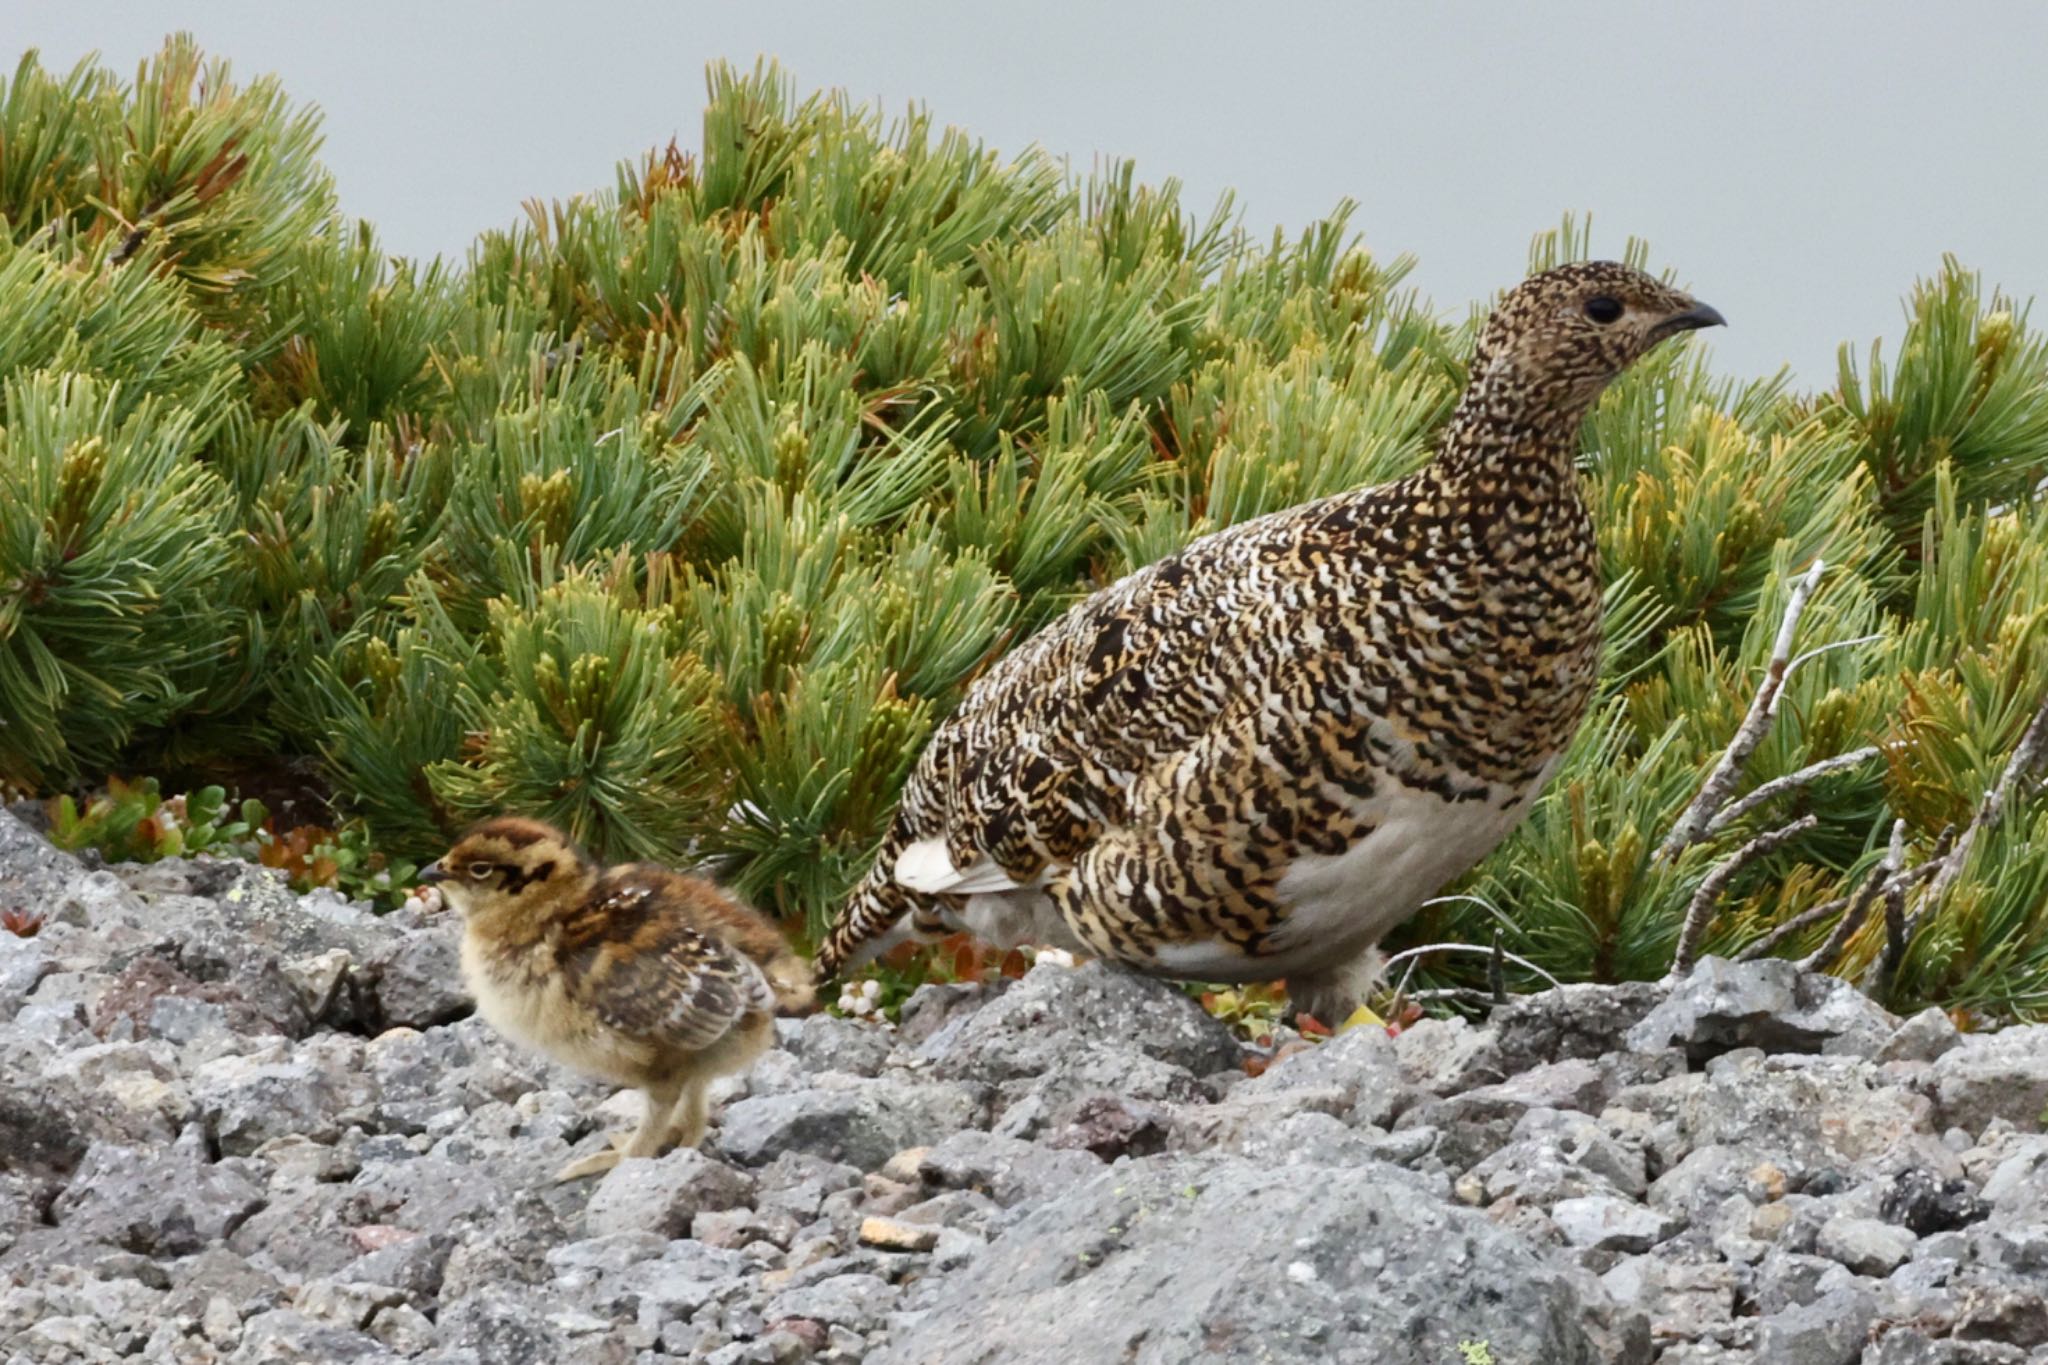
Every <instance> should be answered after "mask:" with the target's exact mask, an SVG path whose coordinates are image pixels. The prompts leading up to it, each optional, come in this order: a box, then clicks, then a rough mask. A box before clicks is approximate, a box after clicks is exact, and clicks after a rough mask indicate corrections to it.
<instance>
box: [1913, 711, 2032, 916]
mask: <svg viewBox="0 0 2048 1365" xmlns="http://www.w3.org/2000/svg"><path fill="white" fill-rule="evenodd" d="M2044 757H2048V697H2043V698H2042V699H2041V709H2040V710H2038V711H2036V712H2034V719H2033V720H2032V721H2031V722H2030V723H2029V724H2028V726H2027V729H2026V733H2024V734H2022V735H2021V736H2020V742H2019V743H2018V744H2016V745H2014V746H2013V751H2012V757H2011V758H2010V759H2008V760H2007V761H2006V765H2005V771H2004V772H2002V773H2000V774H1999V775H1998V781H1997V782H1996V783H1995V784H1994V785H1993V786H1992V788H1991V790H1990V791H1988V792H1985V793H1984V800H1983V801H1982V802H1981V803H1979V804H1978V806H1977V814H1976V815H1975V816H1974V817H1973V818H1972V819H1971V821H1970V823H1969V825H1968V827H1966V828H1965V829H1964V830H1963V833H1962V837H1960V838H1958V839H1957V840H1956V846H1955V847H1954V848H1952V849H1950V850H1949V851H1948V856H1947V857H1946V858H1944V859H1942V868H1941V871H1940V872H1939V873H1938V874H1936V876H1935V878H1934V884H1933V885H1931V886H1929V887H1928V888H1927V893H1926V894H1925V895H1924V896H1922V897H1921V898H1920V904H1921V907H1922V909H1923V910H1924V909H1926V908H1928V907H1932V906H1936V905H1939V904H1941V898H1942V897H1943V896H1945V895H1947V894H1948V889H1949V887H1951V886H1953V885H1954V884H1955V880H1956V878H1957V877H1958V876H1960V875H1962V871H1963V863H1964V862H1965V861H1967V860H1968V858H1969V856H1970V847H1971V845H1973V844H1975V843H1976V842H1977V836H1978V835H1979V834H1981V833H1983V832H1984V831H1986V830H1989V829H1992V828H1994V827H1996V826H1997V824H1998V821H1999V819H2000V818H2001V817H2002V816H2003V815H2004V814H2005V803H2006V802H2007V801H2008V800H2010V799H2011V797H2012V792H2013V788H2015V787H2017V786H2018V785H2019V784H2020V781H2021V779H2023V778H2026V777H2031V776H2032V775H2033V773H2034V770H2035V769H2036V768H2038V767H2040V766H2041V761H2042V759H2043V758H2044ZM1915 918H1916V919H1917V918H1918V916H1917V915H1916V916H1915Z"/></svg>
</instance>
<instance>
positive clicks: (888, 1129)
mask: <svg viewBox="0 0 2048 1365" xmlns="http://www.w3.org/2000/svg"><path fill="white" fill-rule="evenodd" d="M10 905H12V906H19V907H25V908H27V909H28V910H30V911H39V912H42V913H43V914H44V915H45V916H46V923H45V924H44V927H43V928H42V929H41V931H40V932H39V933H38V934H36V935H35V936H33V937H27V938H23V937H17V936H15V935H13V934H10V933H0V1360H5V1361H8V1362H20V1361H39V1362H40V1361H50V1362H56V1361H99V1360H110V1359H115V1358H131V1359H145V1360H159V1361H179V1362H207V1361H228V1362H269V1361H294V1362H297V1361H322V1362H325V1361H351V1362H353V1361H398V1360H401V1359H402V1360H412V1361H421V1362H429V1361H431V1362H448V1363H449V1365H453V1363H454V1362H477V1363H478V1365H521V1363H523V1362H536V1363H539V1362H556V1361H579V1362H582V1361H589V1362H600V1363H602V1362H657V1361H667V1360H672V1359H674V1360H711V1361H719V1362H793V1361H804V1360H821V1361H833V1360H838V1361H852V1360H869V1361H876V1362H882V1361H893V1362H944V1363H945V1365H971V1363H972V1362H994V1361H1004V1362H1012V1361H1014V1362H1025V1361H1030V1362H1047V1363H1048V1365H1054V1363H1057V1365H1073V1363H1075V1362H1093V1361H1105V1362H1124V1361H1132V1362H1180V1361H1191V1360H1231V1361H1235V1360H1244V1361H1274V1362H1289V1361H1303V1362H1307V1361H1318V1362H1320V1361H1345V1362H1350V1361H1356V1362H1370V1363H1371V1365H1390V1363H1393V1362H1408V1361H1414V1362H1431V1363H1432V1365H1436V1363H1437V1362H1443V1363H1445V1365H1471V1363H1472V1362H1489V1361H1490V1362H1494V1363H1495V1365H1521V1363H1524V1362H1527V1363H1530V1365H1566V1363H1568V1362H1581V1361H1583V1362H1594V1361H1632V1362H1649V1361H1664V1362H1669V1363H1670V1365H1680V1363H1681V1362H1682V1363H1683V1365H1707V1363H1708V1362H1736V1361H1764V1362H1771V1365H1806V1363H1807V1362H1814V1363H1815V1365H1820V1363H1823V1362H1826V1363H1830V1365H1832V1363H1835V1362H1850V1361H1856V1360H1862V1361H1867V1362H1876V1363H1878V1365H1936V1363H1938V1362H1955V1363H1956V1365H1962V1363H1964V1362H1985V1363H1986V1365H1989V1363H1990V1362H1999V1363H2000V1365H2003V1363H2005V1362H2032V1363H2033V1365H2041V1363H2042V1362H2048V1298H2044V1292H2048V1136H2043V1133H2042V1127H2043V1118H2044V1113H2043V1111H2044V1110H2048V1028H2027V1029H2011V1030H2007V1031H2006V1032H2003V1033H1999V1034H1995V1035H1990V1036H1967V1037H1965V1036H1958V1035H1957V1033H1956V1032H1955V1030H1954V1029H1953V1028H1952V1027H1950V1025H1949V1024H1948V1022H1947V1020H1946V1019H1944V1018H1943V1017H1942V1016H1941V1015H1940V1014H1939V1013H1936V1012H1929V1013H1927V1014H1923V1015H1919V1016H1916V1017H1914V1018H1912V1019H1907V1020H1903V1021H1901V1020H1898V1019H1895V1018H1892V1017H1891V1016H1889V1015H1887V1014H1885V1013H1884V1012H1883V1011H1881V1010H1879V1009H1878V1008H1877V1007H1876V1006H1874V1005H1872V1004H1870V1003H1869V1002H1867V1001H1866V1000H1864V999H1863V998H1862V997H1861V996H1860V995H1857V994H1856V993H1855V992H1853V991H1852V990H1850V989H1849V988H1847V987H1846V986H1844V985H1842V984H1841V983H1839V982H1837V981H1835V980H1833V979H1831V978H1827V977H1818V976H1801V975H1799V974H1798V973H1796V972H1795V971H1794V970H1793V969H1792V968H1791V967H1790V966H1789V964H1785V963H1778V962H1772V963H1761V964H1755V965H1750V966H1743V967H1734V966H1730V965H1728V964H1726V963H1722V962H1718V961H1712V960H1710V961H1708V962H1706V963H1704V964H1703V965H1702V966H1701V968H1700V969H1699V971H1698V972H1697V973H1696V974H1694V975H1693V976H1692V977H1691V978H1690V979H1689V980H1687V981H1686V982H1684V983H1683V984H1682V985H1681V986H1679V987H1678V988H1677V989H1676V990H1675V991H1672V992H1665V991H1662V990H1659V989H1657V988H1653V987H1648V986H1629V987H1617V988H1596V987H1575V988H1571V989H1567V990H1564V991H1558V992H1553V993H1550V994H1547V995H1543V996H1536V997H1529V998H1525V999H1521V1000H1517V1001H1515V1002H1513V1003H1511V1004H1510V1005H1508V1006H1506V1007H1504V1008H1502V1009H1500V1010H1498V1011H1496V1013H1495V1015H1494V1017H1493V1019H1492V1020H1491V1021H1490V1022H1489V1023H1487V1024H1485V1025H1483V1026H1473V1025H1470V1024H1467V1023H1465V1022H1462V1021H1450V1022H1440V1021H1427V1022H1424V1023H1420V1024H1418V1025H1416V1026H1414V1027H1412V1028H1410V1029H1408V1030H1407V1031H1406V1032H1404V1033H1402V1034H1401V1035H1400V1036H1399V1037H1398V1038H1394V1039H1389V1038H1388V1037H1387V1036H1385V1034H1384V1033H1383V1032H1381V1031H1379V1030H1377V1029H1360V1030H1353V1031H1352V1032H1349V1033H1346V1034H1344V1035H1342V1036H1341V1037H1339V1038H1337V1039H1336V1040H1334V1041H1332V1042H1330V1043H1326V1044H1324V1045H1322V1046H1320V1047H1316V1048H1313V1049H1310V1050H1306V1051H1303V1052H1301V1053H1299V1054H1298V1055H1294V1056H1291V1057H1289V1058H1286V1059H1285V1060H1282V1061H1281V1062H1279V1063H1278V1064H1276V1065H1274V1066H1272V1067H1271V1068H1270V1069H1269V1070H1267V1071H1266V1072H1265V1074H1263V1075H1261V1076H1258V1077H1256V1078H1253V1077H1248V1076H1247V1075H1246V1073H1245V1070H1244V1067H1243V1064H1242V1063H1243V1057H1242V1054H1241V1052H1240V1049H1239V1047H1238V1045H1237V1043H1236V1042H1235V1041H1234V1040H1233V1038H1232V1036H1231V1035H1230V1034H1229V1033H1228V1032H1227V1031H1226V1030H1224V1029H1223V1028H1222V1027H1221V1026H1220V1025H1218V1024H1216V1023H1215V1022H1214V1021H1212V1020H1211V1019H1210V1018H1209V1017H1208V1016H1206V1015H1205V1014H1203V1013H1202V1011H1201V1010H1200V1009H1198V1008H1197V1007H1196V1006H1195V1005H1194V1004H1192V1003H1191V1002H1190V1001H1189V1000H1188V999H1187V998H1186V997H1184V996H1182V995H1181V994H1179V993H1178V992H1176V991H1174V990H1172V989H1170V988H1168V987H1165V986H1161V985H1158V984H1156V983H1152V982H1147V981H1143V980H1139V979H1137V978H1134V977H1129V976H1126V975H1122V974H1119V973H1114V972H1110V971H1106V970H1103V969H1101V968H1100V967H1092V966H1091V967H1082V968H1080V969H1070V968H1065V967H1059V966H1053V965H1049V964H1042V965H1040V966H1039V967H1037V968H1036V969H1034V970H1033V971H1032V972H1031V973H1030V974H1029V975H1028V976H1026V977H1025V978H1024V979H1023V980H1022V981H1018V982H1014V983H1008V984H1007V986H1006V987H1005V986H1003V985H997V986H992V987H988V988H969V987H948V988H928V989H927V990H925V991H924V992H923V993H921V994H920V995H919V996H918V997H917V998H916V999H915V1000H914V1001H913V1002H912V1003H911V1005H910V1007H909V1008H908V1009H907V1010H906V1011H905V1014H904V1018H903V1021H902V1024H901V1026H900V1027H899V1028H897V1029H894V1030H888V1029H884V1028H881V1027H878V1026H875V1025H872V1024H861V1023H855V1022H850V1021H844V1020H838V1019H833V1018H827V1017H815V1018H811V1019H807V1020H803V1021H801V1022H790V1023H787V1024H785V1025H784V1026H783V1032H782V1045H781V1047H780V1048H779V1049H778V1050H777V1051H775V1052H773V1053H771V1054H770V1055H769V1056H768V1057H767V1058H766V1059H765V1060H764V1061H763V1062H762V1064H761V1065H760V1066H759V1067H758V1068H757V1069H756V1070H755V1071H754V1073H753V1074H752V1075H751V1076H749V1077H748V1078H747V1079H746V1080H745V1082H744V1083H743V1084H740V1085H736V1086H734V1087H732V1089H731V1092H730V1094H729V1095H728V1097H727V1098H726V1101H725V1103H724V1105H723V1107H722V1112H721V1113H720V1114H719V1116H718V1118H717V1120H716V1121H715V1124H714V1129H713V1135H712V1138H711V1139H710V1141H709V1142H708V1143H707V1144H706V1147H705V1150H703V1151H701V1152H679V1153H675V1154H672V1155H670V1156H667V1157H665V1158H662V1159H659V1160H652V1161H632V1162H627V1163H625V1164H623V1165H622V1166H620V1167H619V1168H618V1169H617V1170H616V1171H614V1172H612V1173H611V1174H609V1175H608V1176H606V1177H604V1178H603V1179H602V1180H601V1181H583V1182H580V1183H577V1184H574V1185H566V1186H564V1185H556V1184H553V1183H551V1180H550V1176H551V1174H552V1172H553V1171H554V1170H555V1169H556V1168H557V1167H559V1166H560V1165H561V1164H562V1163H563V1162H564V1161H565V1160H566V1159H567V1158H568V1157H569V1156H570V1155H571V1154H572V1153H580V1152H583V1151H588V1150H592V1149H594V1148H596V1147H597V1146H598V1145H600V1144H601V1143H603V1142H604V1140H605V1133H606V1132H607V1131H609V1130H612V1129H617V1128H622V1127H626V1126H628V1125H629V1124H630V1122H631V1121H632V1119H633V1118H634V1117H636V1115H637V1109H636V1106H637V1104H638V1103H639V1101H638V1098H637V1097H636V1096H632V1095H624V1096H612V1095H609V1094H608V1093H607V1092H606V1091H605V1090H604V1089H602V1088H600V1087H596V1086H593V1085H591V1084H589V1083H587V1082H584V1081H581V1080H578V1079H576V1078H575V1077H573V1076H571V1075H570V1074H568V1073H566V1072H563V1071H561V1070H558V1069H556V1068H554V1067H552V1066H550V1065H548V1064H546V1063H544V1062H542V1061H540V1060H538V1059H536V1058H534V1057H531V1056H528V1055H525V1054H523V1053H521V1052H519V1051H518V1050H516V1049H514V1048H512V1047H510V1046H508V1045H507V1044H505V1043H504V1042H503V1041H501V1040H500V1039H498V1038H497V1037H495V1036H494V1035H493V1034H492V1033H491V1032H490V1031H489V1030H488V1029H486V1028H485V1027H483V1026H482V1025H481V1024H480V1023H479V1022H477V1021H476V1020H474V1019H472V1018H470V1017H468V1006H467V1002H466V1001H465V999H464V998H463V996H462V993H461V988H460V985H459V983H458V981H457V979H456V971H455V961H454V952H453V942H452V938H451V932H452V928H453V926H452V925H447V924H434V925H421V924H419V923H417V922H415V921H413V920H411V919H409V918H408V917H407V916H405V915H403V914H401V915H398V916H392V917H387V918H383V919H377V918H375V917H372V916H370V915H368V914H366V913H363V912H362V911H361V910H360V909H359V908H356V907H352V906H350V905H348V904H346V903H343V902H341V901H339V900H338V899H336V898H333V897H331V896H325V895H314V896H305V897H297V896H293V895H292V894H290V893H289V892H288V891H286V890H284V889H283V888H282V887H281V886H279V885H278V884H277V883H276V882H274V881H273V880H272V879H271V877H270V875H269V874H268V873H264V872H261V871H259V870H256V869H251V868H247V867H244V866H242V865H239V864H233V863H208V862H203V861H202V862H190V863H187V862H167V863H158V864H154V865H151V866H148V867H134V866H129V867H114V868H109V869H105V870H91V869H89V868H87V867H86V866H83V865H81V864H80V863H79V862H77V861H75V860H74V859H72V858H71V857H69V856H68V855H66V854H63V853H60V852H58V851H56V850H54V849H52V848H51V847H50V846H49V845H47V844H46V843H44V842H43V841H42V840H41V839H40V838H39V837H38V836H36V835H35V834H34V833H33V832H32V831H31V830H30V829H29V828H28V827H27V826H26V825H24V824H23V823H21V822H20V821H18V820H16V819H15V818H14V817H12V816H10V815H7V814H5V813H0V909H4V908H6V907H8V906H10Z"/></svg>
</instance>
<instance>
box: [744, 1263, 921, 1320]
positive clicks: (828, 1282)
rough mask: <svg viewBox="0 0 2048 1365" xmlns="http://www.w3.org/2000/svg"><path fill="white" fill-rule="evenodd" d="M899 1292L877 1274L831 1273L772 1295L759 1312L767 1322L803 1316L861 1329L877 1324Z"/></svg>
mask: <svg viewBox="0 0 2048 1365" xmlns="http://www.w3.org/2000/svg"><path fill="white" fill-rule="evenodd" d="M900 1295H901V1291H900V1290H898V1289H897V1288H896V1286H894V1285H892V1284H890V1283H889V1282H888V1281H887V1280H885V1279H883V1278H882V1277H881V1276H879V1275H865V1274H852V1275H833V1276H830V1277H828V1278H825V1279H821V1280H819V1281H818V1282H817V1283H815V1284H809V1285H805V1286H803V1287H801V1288H797V1289H790V1290H786V1291H785V1292H783V1293H781V1294H778V1295H776V1296H775V1297H774V1298H773V1299H770V1300H769V1301H768V1306H767V1307H766V1308H765V1309H763V1310H762V1314H763V1316H765V1317H766V1318H767V1319H768V1320H769V1321H770V1322H775V1321H780V1320H782V1319H786V1318H807V1319H809V1320H810V1321H812V1322H822V1323H825V1324H827V1325H830V1326H838V1327H846V1328H850V1329H851V1330H853V1331H856V1332H861V1331H866V1330H868V1329H870V1328H873V1327H877V1326H880V1325H881V1322H882V1318H883V1316H884V1315H885V1314H886V1313H887V1312H888V1311H889V1309H890V1308H891V1307H893V1306H894V1305H895V1303H896V1300H897V1299H898V1298H899V1297H900Z"/></svg>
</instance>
